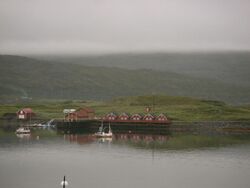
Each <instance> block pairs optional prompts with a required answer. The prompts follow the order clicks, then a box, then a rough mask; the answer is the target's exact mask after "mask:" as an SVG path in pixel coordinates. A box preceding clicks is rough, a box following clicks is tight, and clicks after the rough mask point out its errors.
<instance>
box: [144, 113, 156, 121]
mask: <svg viewBox="0 0 250 188" xmlns="http://www.w3.org/2000/svg"><path fill="white" fill-rule="evenodd" d="M154 119H155V116H153V115H152V114H146V115H145V116H144V117H143V120H146V121H153V120H154Z"/></svg>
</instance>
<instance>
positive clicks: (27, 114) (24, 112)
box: [17, 108, 35, 120]
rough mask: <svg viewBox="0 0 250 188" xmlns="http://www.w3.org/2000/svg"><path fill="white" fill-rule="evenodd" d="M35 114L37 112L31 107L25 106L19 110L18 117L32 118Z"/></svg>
mask: <svg viewBox="0 0 250 188" xmlns="http://www.w3.org/2000/svg"><path fill="white" fill-rule="evenodd" d="M34 116H35V113H34V112H33V111H32V109H31V108H23V109H21V110H19V111H18V112H17V118H18V119H23V120H27V119H31V118H32V117H34Z"/></svg>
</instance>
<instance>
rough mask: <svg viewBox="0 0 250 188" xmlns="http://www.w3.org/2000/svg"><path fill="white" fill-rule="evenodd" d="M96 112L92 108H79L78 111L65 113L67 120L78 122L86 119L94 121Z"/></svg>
mask: <svg viewBox="0 0 250 188" xmlns="http://www.w3.org/2000/svg"><path fill="white" fill-rule="evenodd" d="M65 111H66V112H67V110H64V112H65ZM94 116H95V111H94V110H93V109H91V108H88V107H86V108H79V109H77V110H69V111H68V113H65V120H68V121H77V120H84V119H94Z"/></svg>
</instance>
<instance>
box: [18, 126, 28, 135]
mask: <svg viewBox="0 0 250 188" xmlns="http://www.w3.org/2000/svg"><path fill="white" fill-rule="evenodd" d="M16 134H30V129H29V128H28V127H20V128H18V129H17V130H16Z"/></svg>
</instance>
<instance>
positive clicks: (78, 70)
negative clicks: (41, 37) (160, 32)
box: [0, 54, 250, 104]
mask: <svg viewBox="0 0 250 188" xmlns="http://www.w3.org/2000/svg"><path fill="white" fill-rule="evenodd" d="M248 56H249V55H248V54H247V55H246V56H240V57H241V59H242V65H244V66H245V67H242V69H244V71H245V72H248V70H249V69H247V66H248V65H249V64H248V63H247V61H246V59H245V58H248ZM135 57H136V58H134V55H121V56H120V55H115V56H104V57H101V58H100V59H99V57H84V58H82V57H81V61H77V58H72V57H70V59H64V61H66V62H68V63H64V62H59V59H56V60H55V59H54V60H51V61H45V60H36V59H32V58H26V57H21V56H0V66H1V75H0V95H1V96H2V97H1V98H2V99H4V98H14V97H23V96H28V97H32V98H51V99H59V98H60V99H99V100H100V99H110V98H112V97H116V96H129V95H146V94H167V95H176V96H192V97H200V98H205V99H213V100H222V101H225V102H228V103H232V104H242V103H249V102H250V89H249V86H248V85H247V82H246V83H243V84H242V83H241V82H239V84H237V83H238V81H237V80H236V81H235V80H234V79H232V80H234V82H235V83H236V84H235V83H234V82H231V83H230V82H229V81H228V80H226V81H225V82H223V81H222V80H220V81H218V80H219V79H212V78H208V76H207V77H206V76H203V77H202V76H200V77H199V74H194V76H191V75H192V74H187V73H183V72H182V71H179V72H178V71H176V72H174V70H175V69H176V70H179V68H178V66H180V67H182V66H181V65H182V64H181V62H179V64H178V63H177V64H176V67H175V66H172V69H171V71H170V69H167V68H168V67H169V66H168V64H167V66H166V64H165V63H164V62H166V61H160V60H161V58H163V60H165V57H164V55H162V54H155V55H152V56H151V55H142V56H141V55H135ZM180 57H181V58H180V59H183V58H185V56H180ZM85 58H86V59H85ZM112 58H114V59H113V60H112V61H111V59H112ZM235 58H236V57H235ZM136 59H139V60H140V61H138V65H139V66H138V65H136V66H134V67H133V66H132V65H133V64H132V63H131V62H136ZM143 59H144V60H145V61H143ZM185 59H187V58H185ZM104 60H105V61H106V63H103V64H100V63H101V62H103V61H104ZM119 60H120V61H119ZM105 61H104V62H105ZM123 61H126V62H129V63H126V66H127V67H126V68H127V69H122V68H110V67H93V65H94V63H91V62H96V64H95V65H96V66H104V65H105V66H113V65H112V63H113V64H114V63H118V64H117V65H119V66H120V67H122V66H125V64H123V63H122V62H123ZM69 62H70V63H69ZM73 62H74V63H73ZM107 62H110V63H111V64H108V63H107ZM145 62H146V64H147V63H148V64H149V65H150V66H152V67H151V69H154V70H146V68H148V69H149V68H150V67H149V66H145V64H144V63H145ZM186 62H187V63H191V64H192V62H189V61H186ZM194 64H195V63H194ZM86 65H92V67H91V66H86ZM153 65H155V67H153ZM160 65H161V66H162V68H160ZM204 65H205V64H204ZM223 65H224V66H227V64H226V62H224V63H222V64H221V66H219V67H222V70H224V69H223V68H224V67H223ZM233 65H234V63H230V66H231V69H232V70H233V69H234V68H236V67H237V65H235V66H233ZM119 66H117V67H119ZM190 66H191V65H190ZM207 66H208V67H209V65H207V64H206V66H204V67H205V68H204V69H201V72H202V71H206V70H207V71H208V72H209V71H210V72H211V70H209V69H207V68H206V67H207ZM187 67H188V66H183V69H182V70H184V72H185V71H186V70H187ZM198 67H199V66H193V68H194V69H198ZM201 67H202V66H201ZM211 67H213V66H211ZM228 67H229V66H227V67H226V70H230V69H228ZM128 68H130V69H132V70H129V69H128ZM142 68H143V69H142ZM134 69H137V70H134ZM214 70H216V68H214ZM220 70H221V69H217V70H216V73H217V74H218V73H219V71H220ZM235 70H237V68H236V69H234V71H235ZM198 73H199V72H198ZM222 73H223V72H222ZM227 73H229V72H227ZM238 73H239V72H238ZM207 74H208V73H207ZM202 75H203V74H202ZM204 75H205V74H204ZM208 75H209V74H208ZM247 76H248V75H244V76H243V77H240V78H239V79H242V80H244V79H245V78H246V77H247ZM228 78H229V77H228Z"/></svg>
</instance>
